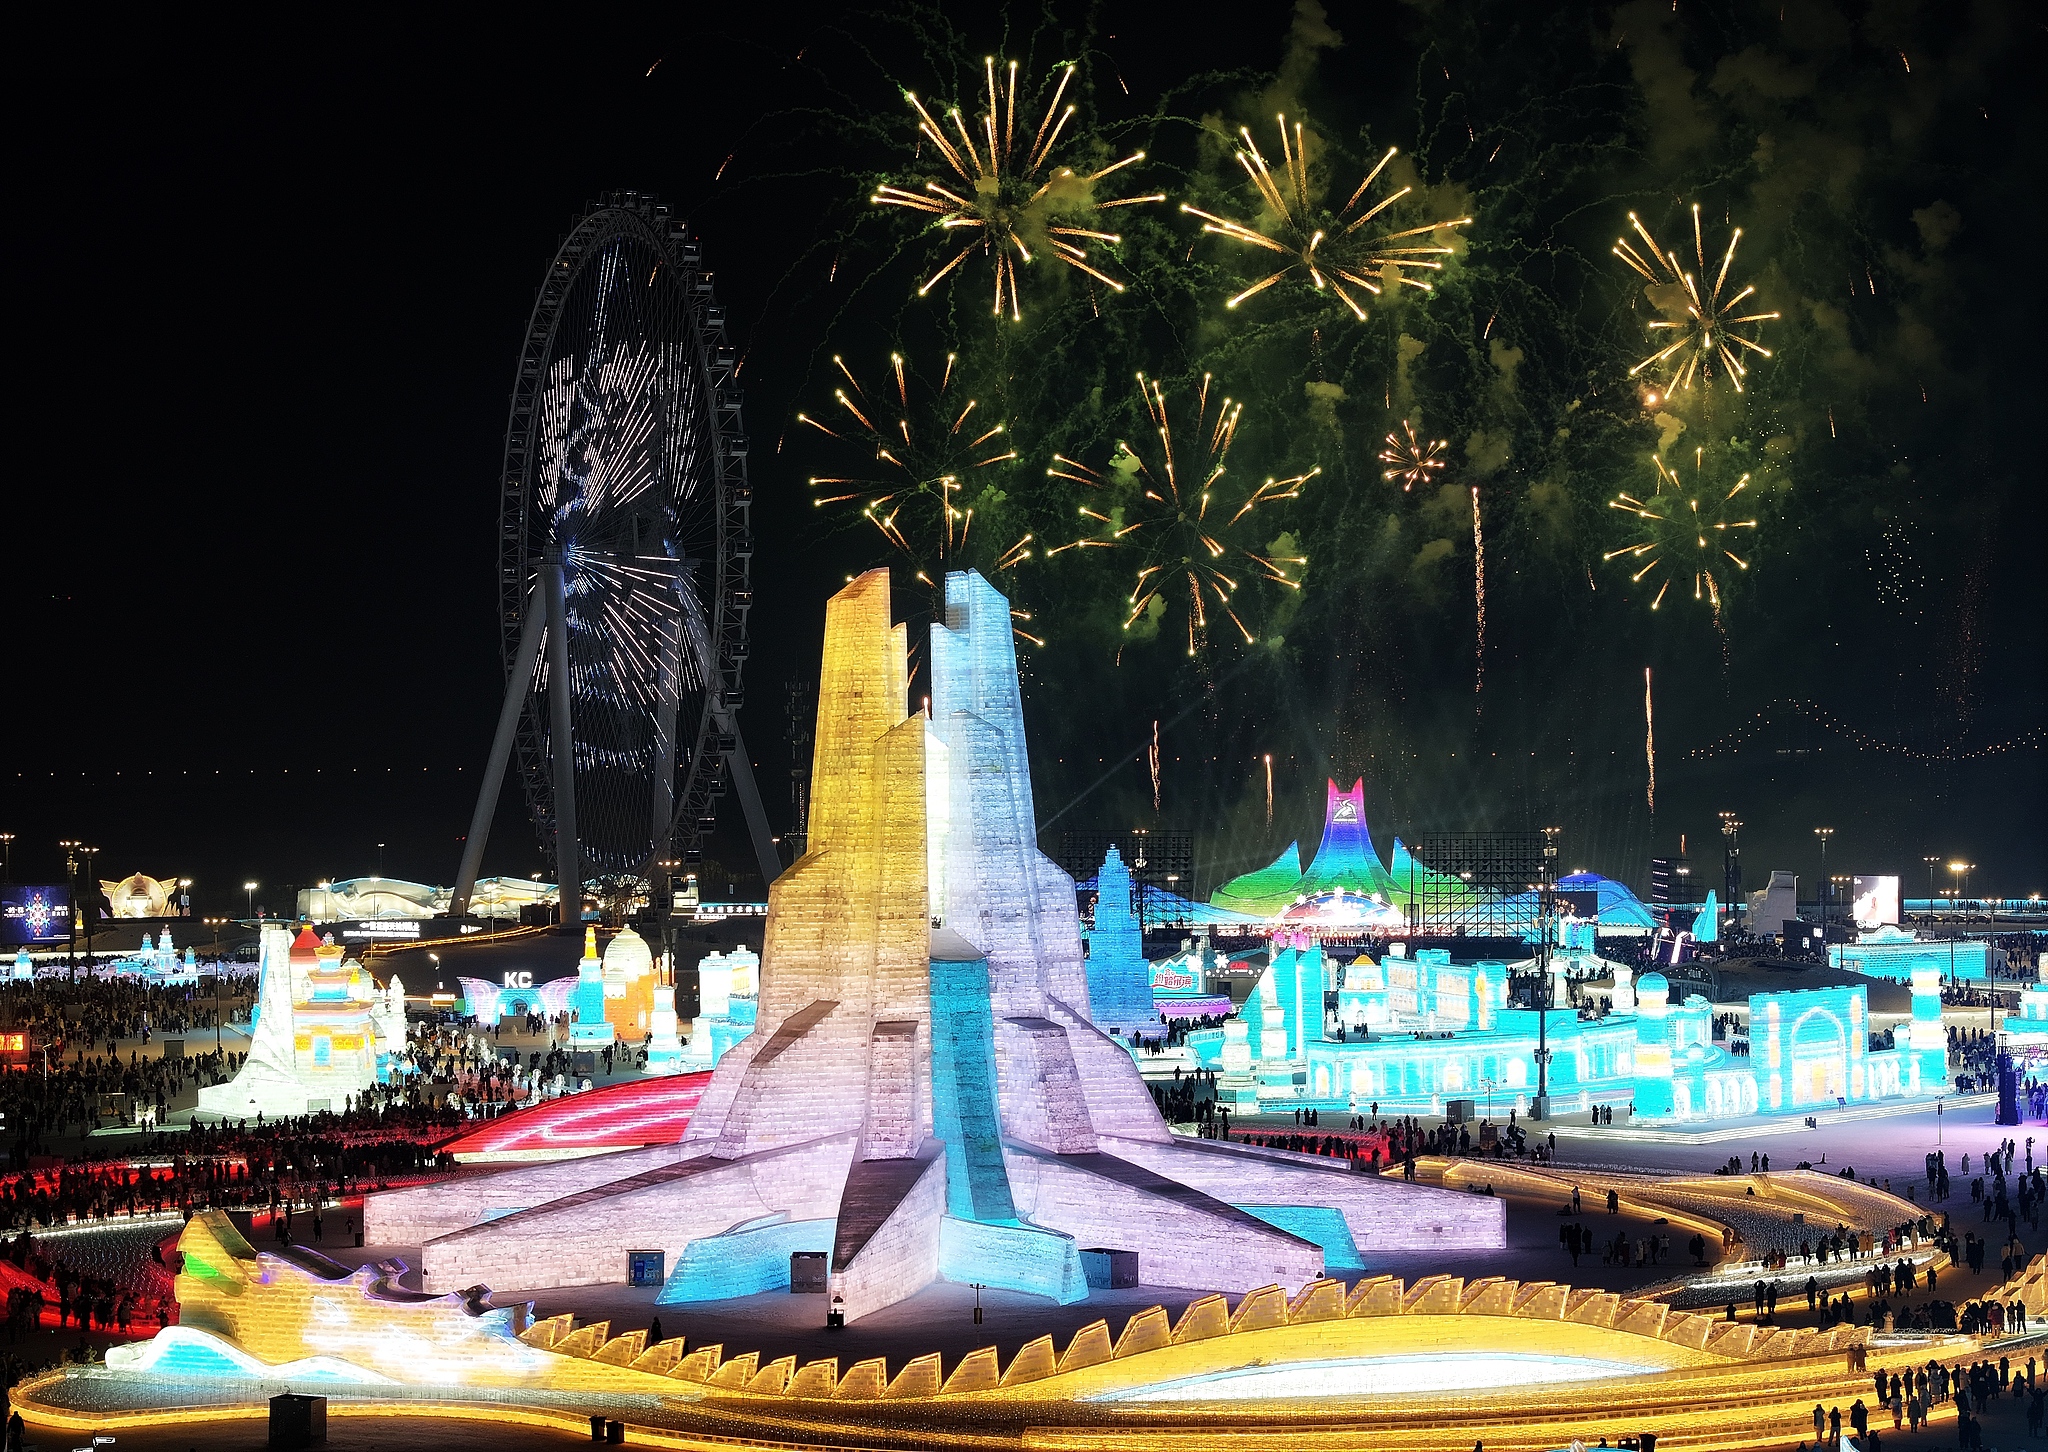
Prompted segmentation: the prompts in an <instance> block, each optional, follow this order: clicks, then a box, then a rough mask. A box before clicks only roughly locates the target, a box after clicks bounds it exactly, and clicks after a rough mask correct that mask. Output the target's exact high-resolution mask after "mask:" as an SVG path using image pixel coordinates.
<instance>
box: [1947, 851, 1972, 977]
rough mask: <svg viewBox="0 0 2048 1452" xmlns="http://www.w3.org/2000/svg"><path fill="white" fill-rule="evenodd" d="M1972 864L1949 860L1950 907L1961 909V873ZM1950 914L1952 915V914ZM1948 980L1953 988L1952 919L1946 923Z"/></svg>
mask: <svg viewBox="0 0 2048 1452" xmlns="http://www.w3.org/2000/svg"><path fill="white" fill-rule="evenodd" d="M1974 865H1975V864H1974V863H1969V862H1951V863H1949V865H1948V871H1949V884H1950V885H1949V890H1948V901H1949V906H1950V908H1952V909H1954V910H1956V911H1960V910H1961V909H1962V901H1961V898H1962V886H1961V884H1962V880H1963V874H1964V873H1966V872H1968V871H1969V870H1970V868H1971V867H1973V866H1974ZM1951 916H1952V917H1953V915H1951ZM1948 981H1949V986H1950V987H1951V988H1953V987H1954V986H1955V982H1956V925H1955V923H1954V921H1953V920H1951V921H1950V923H1949V925H1948Z"/></svg>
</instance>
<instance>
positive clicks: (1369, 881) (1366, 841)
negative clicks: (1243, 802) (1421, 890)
mask: <svg viewBox="0 0 2048 1452" xmlns="http://www.w3.org/2000/svg"><path fill="white" fill-rule="evenodd" d="M1339 888H1342V889H1343V890H1344V891H1346V892H1350V893H1356V894H1360V895H1362V896H1366V897H1373V896H1377V897H1378V898H1379V900H1380V901H1381V902H1392V901H1393V900H1394V891H1395V889H1394V879H1393V878H1392V877H1390V876H1388V874H1387V869H1386V868H1385V867H1383V866H1381V865H1380V854H1379V849H1378V848H1376V847H1374V846H1373V845H1372V828H1371V827H1370V826H1368V825H1367V824H1366V820H1365V778H1363V777H1360V778H1359V779H1358V780H1357V781H1354V782H1353V783H1351V789H1350V790H1349V791H1339V790H1337V783H1336V782H1334V781H1332V782H1331V783H1330V785H1329V796H1328V798H1327V799H1326V801H1325V804H1324V807H1323V841H1322V845H1321V846H1320V847H1318V848H1316V860H1315V861H1314V862H1312V863H1310V864H1309V869H1308V871H1307V873H1306V874H1304V875H1303V877H1302V880H1301V882H1300V883H1299V884H1298V885H1297V886H1296V888H1295V891H1296V892H1299V893H1306V894H1309V895H1314V894H1316V893H1323V892H1336V891H1337V890H1338V889H1339Z"/></svg>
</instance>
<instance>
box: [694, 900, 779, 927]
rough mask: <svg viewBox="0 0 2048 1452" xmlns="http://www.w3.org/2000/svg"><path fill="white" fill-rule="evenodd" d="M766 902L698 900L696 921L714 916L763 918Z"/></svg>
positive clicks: (710, 918)
mask: <svg viewBox="0 0 2048 1452" xmlns="http://www.w3.org/2000/svg"><path fill="white" fill-rule="evenodd" d="M767 916H768V904H767V903H765V902H700V903H698V904H697V912H696V918H697V921H698V922H700V923H702V922H709V921H710V920H712V919H714V918H765V917H767Z"/></svg>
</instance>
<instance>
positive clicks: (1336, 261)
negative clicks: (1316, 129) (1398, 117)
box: [1181, 115, 1472, 323]
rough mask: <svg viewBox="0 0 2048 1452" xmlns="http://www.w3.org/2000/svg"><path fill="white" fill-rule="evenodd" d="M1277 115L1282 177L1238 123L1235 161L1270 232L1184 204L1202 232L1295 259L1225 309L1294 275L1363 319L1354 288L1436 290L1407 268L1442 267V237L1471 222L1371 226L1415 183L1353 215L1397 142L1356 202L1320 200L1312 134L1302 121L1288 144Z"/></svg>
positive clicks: (1375, 293) (1447, 250) (1447, 252)
mask: <svg viewBox="0 0 2048 1452" xmlns="http://www.w3.org/2000/svg"><path fill="white" fill-rule="evenodd" d="M1278 120H1279V122H1280V163H1281V179H1280V180H1275V178H1274V176H1273V171H1272V168H1271V167H1270V166H1268V165H1267V162H1266V158H1265V156H1264V155H1263V154H1261V152H1260V151H1259V148H1258V143H1256V142H1255V141H1253V140H1252V133H1251V132H1250V130H1249V129H1247V128H1245V127H1242V126H1240V127H1239V128H1238V135H1239V136H1241V137H1242V138H1243V139H1244V145H1243V146H1241V147H1240V148H1239V149H1238V151H1237V161H1238V164H1239V165H1240V166H1242V167H1243V168H1244V169H1245V173H1246V175H1248V176H1249V177H1250V178H1251V181H1252V185H1253V186H1254V187H1255V188H1257V190H1258V193H1259V199H1260V201H1261V202H1263V203H1264V208H1265V214H1266V215H1265V220H1266V222H1267V224H1268V225H1269V227H1270V228H1271V231H1270V232H1268V231H1261V230H1259V229H1258V228H1256V227H1253V226H1249V225H1247V224H1246V223H1243V222H1233V221H1231V220H1230V219H1229V218H1228V217H1218V216H1216V215H1214V214H1213V213H1210V212H1205V211H1203V210H1201V209H1200V208H1199V207H1191V206H1188V205H1187V204H1186V203H1182V204H1181V210H1182V211H1183V212H1186V213H1187V214H1188V215H1190V216H1194V217H1200V218H1201V219H1202V230H1203V231H1204V232H1214V233H1215V234H1216V235H1217V236H1219V237H1228V238H1229V239H1230V240H1231V241H1233V242H1242V243H1244V244H1245V245H1246V246H1248V247H1257V248H1261V249H1263V250H1265V251H1268V252H1277V253H1279V254H1280V255H1281V256H1282V257H1285V258H1288V259H1290V260H1289V261H1288V262H1287V263H1286V265H1285V266H1283V267H1281V268H1280V269H1279V271H1277V272H1273V273H1269V274H1267V275H1266V276H1265V277H1262V278H1260V279H1259V280H1258V281H1257V282H1255V283H1253V284H1252V285H1251V286H1250V287H1248V288H1246V289H1245V290H1244V291H1243V292H1241V293H1239V294H1238V295H1237V296H1235V297H1233V298H1231V299H1230V300H1229V301H1228V302H1226V303H1225V304H1224V306H1225V307H1227V308H1234V307H1236V306H1237V305H1238V304H1239V303H1241V302H1243V301H1244V300H1245V299H1246V298H1248V297H1252V296H1254V295H1256V294H1258V293H1262V292H1264V291H1265V290H1266V289H1267V288H1269V287H1272V286H1274V285H1275V284H1276V283H1278V282H1280V281H1281V280H1282V279H1283V278H1285V277H1287V276H1288V275H1289V274H1290V273H1295V272H1299V273H1301V274H1303V275H1304V276H1306V277H1307V278H1308V280H1309V281H1310V282H1311V283H1313V284H1314V285H1315V290H1316V291H1317V292H1323V291H1325V290H1327V291H1330V292H1334V293H1335V294H1336V295H1337V296H1338V297H1339V298H1341V299H1342V300H1343V302H1344V305H1345V306H1346V307H1348V308H1350V309H1351V311H1352V314H1353V315H1354V316H1355V317H1356V318H1357V319H1358V320H1359V321H1360V322H1361V323H1362V322H1364V321H1365V317H1366V312H1365V305H1364V304H1363V303H1362V302H1360V301H1359V300H1358V297H1357V296H1355V295H1354V293H1355V292H1356V293H1371V294H1372V295H1373V296H1374V297H1378V296H1381V295H1382V292H1383V291H1384V289H1386V288H1389V287H1394V286H1397V285H1405V286H1408V287H1413V288H1419V289H1421V290H1422V291H1423V292H1431V291H1433V290H1434V289H1433V288H1432V287H1431V285H1430V283H1429V282H1428V281H1427V280H1425V279H1424V278H1419V277H1411V276H1409V273H1410V272H1411V271H1421V272H1425V273H1427V272H1441V271H1442V270H1443V263H1441V262H1439V261H1436V260H1434V259H1436V258H1439V257H1447V256H1449V255H1450V254H1451V253H1452V251H1453V250H1454V249H1453V248H1451V247H1450V246H1448V245H1446V244H1447V242H1448V237H1447V236H1440V235H1439V234H1441V233H1448V231H1449V229H1450V228H1452V227H1463V226H1466V225H1468V224H1469V223H1470V222H1471V221H1472V219H1471V218H1470V217H1456V218H1450V219H1446V220H1444V221H1439V222H1431V223H1429V224H1427V225H1426V226H1421V227H1406V228H1403V229H1401V230H1399V231H1393V232H1386V231H1379V230H1375V229H1373V228H1372V227H1371V224H1372V222H1373V221H1374V220H1375V219H1376V218H1378V217H1379V216H1380V215H1381V214H1382V213H1384V212H1385V211H1386V210H1387V209H1388V208H1389V207H1391V206H1393V205H1394V203H1396V202H1398V201H1400V200H1401V199H1402V198H1403V197H1405V196H1407V195H1408V194H1409V193H1410V192H1412V191H1414V188H1413V187H1407V186H1404V187H1402V188H1401V189H1400V190H1398V191H1396V192H1393V193H1390V194H1389V195H1387V196H1384V197H1382V198H1380V200H1379V201H1377V202H1374V203H1373V204H1372V205H1371V206H1369V207H1367V208H1366V209H1365V210H1364V211H1363V212H1360V213H1359V214H1358V215H1357V216H1356V217H1352V216H1351V213H1352V210H1353V209H1354V208H1356V207H1357V206H1358V204H1359V203H1360V202H1362V201H1364V200H1365V198H1366V193H1367V192H1368V191H1370V190H1371V188H1372V184H1373V183H1374V182H1375V181H1377V180H1378V179H1379V175H1380V173H1381V172H1383V171H1385V170H1386V167H1387V163H1388V162H1390V161H1392V160H1393V159H1394V156H1395V152H1396V150H1397V148H1395V147H1391V146H1390V147H1388V148H1387V154H1386V155H1385V156H1382V157H1381V158H1380V159H1379V163H1378V165H1376V166H1374V167H1373V169H1372V170H1371V171H1370V172H1368V173H1367V174H1366V178H1365V180H1364V181H1362V182H1360V183H1359V184H1358V190H1357V191H1355V192H1353V193H1352V194H1351V200H1349V201H1348V202H1346V203H1345V204H1344V205H1343V206H1342V207H1341V208H1339V209H1338V210H1337V211H1335V212H1332V211H1330V210H1329V209H1328V208H1327V207H1323V206H1320V205H1318V204H1317V203H1315V202H1313V201H1311V200H1310V196H1309V177H1308V165H1309V163H1308V137H1307V135H1306V134H1305V133H1304V132H1303V131H1302V127H1301V123H1300V122H1299V121H1297V122H1295V123H1294V136H1293V139H1292V141H1291V142H1290V140H1289V138H1288V135H1287V118H1286V117H1285V116H1284V115H1283V116H1280V117H1279V118H1278ZM1347 218H1349V220H1348V221H1347V220H1346V219H1347ZM1425 239H1427V240H1425ZM1346 284H1349V286H1347V285H1346Z"/></svg>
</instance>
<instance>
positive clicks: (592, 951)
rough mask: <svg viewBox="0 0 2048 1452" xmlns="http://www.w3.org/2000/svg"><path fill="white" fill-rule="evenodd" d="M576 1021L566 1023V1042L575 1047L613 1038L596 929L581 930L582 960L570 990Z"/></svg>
mask: <svg viewBox="0 0 2048 1452" xmlns="http://www.w3.org/2000/svg"><path fill="white" fill-rule="evenodd" d="M569 1007H570V1008H571V1009H572V1010H573V1011H574V1015H575V1022H574V1023H572V1024H571V1025H570V1026H569V1044H570V1046H571V1047H572V1048H578V1049H602V1048H607V1047H609V1046H610V1044H611V1042H612V1026H611V1024H610V1023H609V1022H608V1021H607V1020H606V1019H605V1016H604V963H603V960H601V959H600V958H599V957H598V956H597V929H596V928H585V929H584V930H583V961H582V962H580V963H578V964H577V965H576V987H575V989H574V990H573V991H572V992H571V993H570V994H569Z"/></svg>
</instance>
